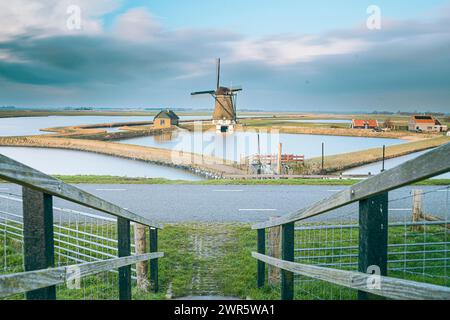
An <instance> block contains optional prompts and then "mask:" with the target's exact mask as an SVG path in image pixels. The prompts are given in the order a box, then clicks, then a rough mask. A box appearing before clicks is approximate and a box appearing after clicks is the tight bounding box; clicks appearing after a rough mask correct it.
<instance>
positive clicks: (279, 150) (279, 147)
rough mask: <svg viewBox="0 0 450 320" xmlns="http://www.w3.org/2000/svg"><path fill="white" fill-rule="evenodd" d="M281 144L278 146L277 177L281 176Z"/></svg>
mask: <svg viewBox="0 0 450 320" xmlns="http://www.w3.org/2000/svg"><path fill="white" fill-rule="evenodd" d="M282 154H283V144H282V143H281V142H280V143H279V144H278V159H277V173H278V175H281V169H282V168H281V160H282V157H283V155H282Z"/></svg>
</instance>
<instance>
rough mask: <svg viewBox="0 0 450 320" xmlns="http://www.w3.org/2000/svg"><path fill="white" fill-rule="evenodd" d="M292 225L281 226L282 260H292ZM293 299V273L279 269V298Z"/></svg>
mask: <svg viewBox="0 0 450 320" xmlns="http://www.w3.org/2000/svg"><path fill="white" fill-rule="evenodd" d="M294 226H295V224H294V223H293V222H291V223H287V224H283V225H282V226H281V255H282V257H281V258H282V260H285V261H294ZM293 299H294V273H292V272H290V271H286V270H281V300H293Z"/></svg>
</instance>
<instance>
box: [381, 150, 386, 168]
mask: <svg viewBox="0 0 450 320" xmlns="http://www.w3.org/2000/svg"><path fill="white" fill-rule="evenodd" d="M385 157H386V145H383V162H382V167H381V172H384V159H385Z"/></svg>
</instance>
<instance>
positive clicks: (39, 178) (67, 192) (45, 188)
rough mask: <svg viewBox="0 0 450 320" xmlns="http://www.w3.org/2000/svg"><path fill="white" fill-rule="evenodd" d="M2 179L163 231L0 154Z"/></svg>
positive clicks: (140, 217)
mask: <svg viewBox="0 0 450 320" xmlns="http://www.w3.org/2000/svg"><path fill="white" fill-rule="evenodd" d="M0 178H1V179H3V180H6V181H10V182H13V183H17V184H19V185H22V186H24V187H28V188H31V189H35V190H39V191H42V192H44V193H47V194H49V195H53V196H57V197H59V198H62V199H64V200H68V201H71V202H75V203H78V204H81V205H83V206H86V207H89V208H92V209H95V210H99V211H102V212H105V213H108V214H111V215H114V216H116V217H121V218H125V219H128V220H130V221H134V222H137V223H140V224H144V225H146V226H151V227H155V228H159V229H162V227H163V226H162V224H160V223H158V222H156V221H153V220H151V219H147V218H145V217H142V216H140V215H137V214H135V213H132V212H130V211H128V210H125V209H123V208H121V207H119V206H117V205H115V204H113V203H110V202H108V201H105V200H103V199H101V198H99V197H97V196H94V195H93V194H90V193H88V192H86V191H84V190H81V189H78V188H76V187H74V186H72V185H69V184H66V183H64V182H62V181H61V180H58V179H56V178H53V177H51V176H49V175H46V174H44V173H42V172H40V171H38V170H36V169H33V168H30V167H28V166H26V165H24V164H22V163H20V162H17V161H15V160H13V159H10V158H8V157H5V156H4V155H1V154H0Z"/></svg>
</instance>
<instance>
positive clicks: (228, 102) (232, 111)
mask: <svg viewBox="0 0 450 320" xmlns="http://www.w3.org/2000/svg"><path fill="white" fill-rule="evenodd" d="M216 80H217V83H216V90H207V91H197V92H192V93H191V95H193V96H195V95H202V94H210V95H211V96H213V97H214V100H215V105H214V112H213V117H212V118H213V123H214V124H215V125H217V126H218V128H219V127H220V128H221V129H220V130H223V128H224V127H226V128H228V127H230V128H231V129H233V126H234V125H235V124H236V95H237V94H236V92H238V91H242V88H241V87H229V88H227V87H222V86H221V85H220V59H217V79H216ZM227 130H228V129H227Z"/></svg>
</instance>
